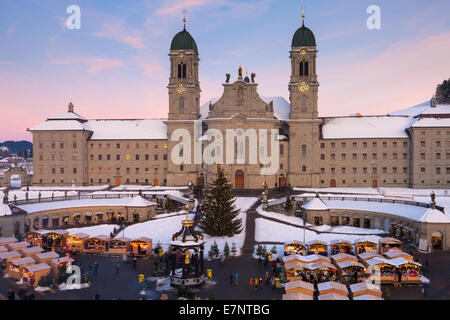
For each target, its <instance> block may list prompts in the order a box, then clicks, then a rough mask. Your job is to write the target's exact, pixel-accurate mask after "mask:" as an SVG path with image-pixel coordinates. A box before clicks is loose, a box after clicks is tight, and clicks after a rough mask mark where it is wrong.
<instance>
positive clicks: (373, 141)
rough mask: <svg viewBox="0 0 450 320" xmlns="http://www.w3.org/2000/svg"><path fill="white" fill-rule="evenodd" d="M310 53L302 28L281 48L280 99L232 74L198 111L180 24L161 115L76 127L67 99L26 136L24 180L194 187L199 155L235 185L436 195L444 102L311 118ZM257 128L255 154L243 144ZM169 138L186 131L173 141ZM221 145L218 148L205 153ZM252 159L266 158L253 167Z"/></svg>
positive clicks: (195, 54)
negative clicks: (29, 159) (287, 66)
mask: <svg viewBox="0 0 450 320" xmlns="http://www.w3.org/2000/svg"><path fill="white" fill-rule="evenodd" d="M317 54H318V50H317V45H316V39H315V36H314V34H313V32H312V31H311V30H310V29H309V28H307V27H306V26H305V25H304V22H303V24H302V26H301V27H300V28H299V29H298V30H297V31H296V32H295V34H294V36H293V39H292V45H291V50H290V60H291V76H290V79H286V80H287V83H288V88H289V102H288V101H286V100H285V99H284V98H282V97H265V96H263V95H260V94H259V93H258V84H257V83H256V82H255V77H256V75H255V74H251V76H250V77H248V75H247V76H245V77H244V75H243V71H242V68H239V71H238V73H237V77H236V79H232V76H231V75H230V74H227V75H226V80H225V82H224V83H223V84H222V85H223V94H222V96H221V97H220V98H218V99H212V100H211V101H209V102H207V103H205V104H204V105H202V106H201V105H200V96H201V87H200V75H199V61H200V59H199V50H198V47H197V44H196V42H195V40H194V38H193V37H192V36H191V35H190V33H189V32H188V31H187V30H186V28H184V29H183V30H182V31H181V32H179V33H178V34H177V35H176V36H175V37H174V38H173V40H172V43H171V47H170V52H169V59H170V77H169V84H168V86H167V88H168V93H169V114H168V118H167V119H122V120H108V119H105V120H88V119H85V118H84V117H82V116H80V115H78V114H76V113H75V111H74V106H73V105H72V104H70V105H69V109H68V111H67V112H65V113H62V114H60V115H57V116H53V117H49V118H48V119H47V120H46V121H45V122H43V123H42V124H40V125H38V126H36V127H34V128H32V129H30V131H31V132H32V134H33V148H34V150H33V154H34V175H33V184H35V185H74V184H75V185H104V184H110V185H112V186H116V185H121V184H144V185H165V186H185V185H187V184H188V183H189V182H192V183H194V184H195V185H197V186H200V187H201V186H204V185H205V184H206V183H208V182H210V181H211V180H212V179H214V177H215V174H216V163H209V162H208V161H202V160H201V161H194V159H197V160H198V159H203V158H202V155H203V154H204V153H207V154H210V155H211V156H212V157H213V158H214V159H216V160H217V162H219V163H223V166H224V169H225V173H226V174H227V176H228V177H229V179H230V181H231V182H232V183H233V186H234V187H235V188H246V189H260V188H262V185H263V184H264V183H267V185H268V186H269V188H273V187H278V186H280V187H283V186H292V187H304V188H306V187H313V188H320V187H322V188H324V187H369V188H370V187H371V188H377V187H411V188H448V186H449V185H450V106H448V105H439V104H436V102H435V100H434V99H432V100H431V101H430V102H429V103H426V104H422V105H418V106H415V107H412V108H409V109H406V110H401V111H398V112H393V113H392V114H389V115H382V116H361V115H359V114H357V115H352V116H348V117H319V115H318V94H319V82H318V75H317V69H316V64H317ZM227 129H228V130H233V135H228V134H226V132H227ZM264 130H266V131H267V132H268V134H267V135H268V137H267V147H266V144H263V143H261V140H259V141H253V140H252V137H251V133H253V132H256V133H257V134H258V133H259V132H261V131H264ZM273 130H278V131H277V132H278V134H274V131H273ZM180 132H184V133H189V136H190V139H189V140H187V141H183V143H184V144H183V145H182V144H180V141H181V139H182V138H180ZM211 132H212V134H211ZM217 132H221V133H222V136H219V135H217V134H216V133H217ZM258 137H259V138H261V136H258ZM221 139H223V141H221V142H223V146H224V148H215V147H212V146H214V145H215V144H214V142H218V141H219V140H221ZM276 145H278V146H279V148H275V146H276ZM228 146H231V147H228ZM255 150H256V154H257V155H258V157H256V158H257V161H256V162H254V161H252V157H254V156H255ZM272 150H274V151H276V152H277V156H276V157H274V154H273V152H272ZM271 152H272V154H271ZM262 154H265V155H269V154H271V156H272V160H273V161H272V162H271V163H261V161H259V160H260V156H261V155H262ZM189 155H190V156H189ZM175 158H176V159H175ZM179 158H182V159H190V161H185V162H180V161H179V160H177V159H179ZM275 158H276V160H277V161H274V159H275ZM227 159H228V160H231V161H227ZM275 162H276V163H275ZM274 164H275V165H276V168H275V170H274V171H271V172H270V174H262V170H263V169H264V168H266V167H268V166H271V165H272V166H273V165H274Z"/></svg>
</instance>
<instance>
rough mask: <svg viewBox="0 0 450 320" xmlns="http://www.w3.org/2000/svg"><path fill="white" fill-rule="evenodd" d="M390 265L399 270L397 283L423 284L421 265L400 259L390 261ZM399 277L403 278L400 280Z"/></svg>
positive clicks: (396, 278)
mask: <svg viewBox="0 0 450 320" xmlns="http://www.w3.org/2000/svg"><path fill="white" fill-rule="evenodd" d="M387 261H389V263H390V264H392V265H394V266H395V267H396V268H397V272H396V274H395V281H396V282H400V283H404V284H421V283H422V281H421V280H420V277H421V273H422V270H421V267H422V266H421V265H420V263H418V262H414V261H409V260H406V259H405V258H402V257H398V258H394V259H389V260H387ZM399 277H401V278H400V279H399Z"/></svg>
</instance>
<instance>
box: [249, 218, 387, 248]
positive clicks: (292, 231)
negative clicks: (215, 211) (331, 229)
mask: <svg viewBox="0 0 450 320" xmlns="http://www.w3.org/2000/svg"><path fill="white" fill-rule="evenodd" d="M358 230H359V228H358ZM361 238H362V236H360V235H353V234H348V235H342V234H333V233H322V234H317V233H315V232H313V231H309V230H304V229H300V228H296V227H293V226H288V225H285V224H283V223H278V222H273V221H269V220H267V219H264V218H257V219H256V231H255V240H256V241H257V242H282V243H285V242H290V241H293V240H297V241H301V242H303V240H304V241H305V242H308V241H311V240H320V241H324V242H328V243H329V242H330V241H332V240H340V239H344V240H347V241H350V242H353V241H355V240H357V239H361ZM364 238H367V239H370V240H373V241H375V242H377V243H378V239H379V238H380V237H379V236H376V235H368V236H365V237H364Z"/></svg>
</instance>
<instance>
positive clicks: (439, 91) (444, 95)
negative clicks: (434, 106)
mask: <svg viewBox="0 0 450 320" xmlns="http://www.w3.org/2000/svg"><path fill="white" fill-rule="evenodd" d="M436 101H437V103H441V104H450V79H448V80H444V82H442V83H441V84H439V85H438V86H437V88H436Z"/></svg>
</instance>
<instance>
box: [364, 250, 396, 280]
mask: <svg viewBox="0 0 450 320" xmlns="http://www.w3.org/2000/svg"><path fill="white" fill-rule="evenodd" d="M362 263H363V264H364V265H365V266H366V268H367V272H368V275H369V280H370V282H372V283H375V282H378V283H380V284H393V283H394V282H395V279H396V273H397V267H396V266H395V265H393V264H391V263H390V262H389V260H387V259H380V258H377V257H374V258H372V259H368V260H365V261H363V262H362Z"/></svg>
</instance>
